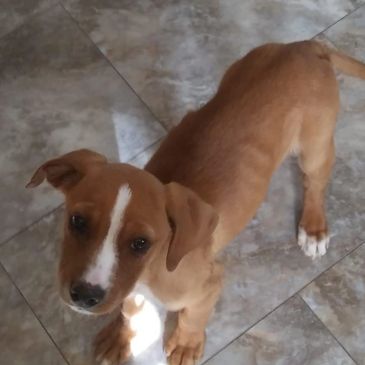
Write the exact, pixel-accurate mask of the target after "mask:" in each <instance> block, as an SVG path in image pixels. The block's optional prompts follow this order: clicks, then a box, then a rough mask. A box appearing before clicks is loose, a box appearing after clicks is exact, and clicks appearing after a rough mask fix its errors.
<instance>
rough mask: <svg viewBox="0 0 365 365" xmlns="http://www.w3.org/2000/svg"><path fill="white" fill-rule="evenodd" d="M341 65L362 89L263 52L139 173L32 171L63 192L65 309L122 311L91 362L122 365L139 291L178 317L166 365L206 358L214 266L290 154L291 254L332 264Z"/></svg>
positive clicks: (74, 155) (234, 73) (71, 160)
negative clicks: (296, 187)
mask: <svg viewBox="0 0 365 365" xmlns="http://www.w3.org/2000/svg"><path fill="white" fill-rule="evenodd" d="M335 68H336V69H338V70H340V71H342V72H345V73H347V74H349V75H352V76H356V77H360V78H363V79H365V64H363V63H361V62H359V61H357V60H355V59H353V58H351V57H349V56H347V55H344V54H342V53H339V52H337V51H335V50H332V49H330V48H329V47H327V46H325V45H324V44H321V43H318V42H316V41H302V42H296V43H290V44H276V43H271V44H266V45H263V46H261V47H258V48H255V49H254V50H252V51H251V52H249V53H248V54H247V55H246V56H245V57H243V58H242V59H240V60H238V61H237V62H236V63H234V64H233V65H232V66H231V67H230V68H229V69H228V70H227V71H226V73H225V75H224V77H223V79H222V81H221V83H220V86H219V88H218V90H217V92H216V94H215V95H214V96H213V98H212V99H211V100H210V101H209V102H208V103H207V104H206V105H204V106H203V107H202V108H201V109H199V110H196V111H192V112H189V113H188V114H187V115H186V116H185V117H184V118H183V120H182V121H181V123H180V124H179V125H178V126H177V127H175V128H174V129H172V130H171V131H170V133H169V134H168V136H167V137H166V139H165V140H164V141H163V142H162V144H161V146H160V147H159V149H158V150H157V152H156V153H155V154H154V155H153V157H152V158H151V159H150V161H149V162H148V163H147V165H146V166H145V168H144V169H143V170H142V169H138V168H135V167H133V166H131V165H128V164H123V163H110V162H108V161H107V159H106V158H105V157H104V156H102V155H100V154H98V153H96V152H93V151H90V150H85V149H83V150H78V151H74V152H71V153H68V154H66V155H63V156H61V157H59V158H56V159H53V160H50V161H48V162H46V163H44V164H43V165H42V166H41V167H39V168H38V170H37V171H36V172H35V173H34V175H33V177H32V178H31V180H30V182H29V184H28V185H27V186H28V187H35V186H37V185H39V184H41V183H42V181H44V180H45V179H46V180H47V181H48V182H49V183H50V184H51V185H52V186H54V187H55V188H56V189H58V190H60V191H61V192H62V193H63V194H64V195H65V208H66V209H65V210H66V213H65V214H66V218H65V227H64V242H63V246H62V254H61V259H60V264H59V278H60V284H61V285H60V288H61V289H60V292H61V296H62V298H63V299H64V301H65V302H66V303H68V304H69V305H70V306H71V307H72V308H73V309H75V310H77V311H81V312H83V313H93V314H102V313H109V312H111V311H112V310H114V309H118V308H120V309H121V313H122V316H118V318H116V319H115V320H113V321H112V322H111V324H109V325H108V326H107V327H106V328H105V329H103V330H102V331H101V332H100V333H99V334H98V336H97V338H96V343H95V352H96V355H97V358H98V359H100V360H102V361H105V363H108V364H119V363H121V362H123V361H124V360H126V358H128V356H129V355H130V341H131V338H132V336H133V333H132V332H133V331H131V328H130V326H129V320H130V318H131V315H132V314H133V313H135V311H136V310H138V305H140V303H139V304H138V303H137V301H136V299H135V298H136V296H135V294H136V293H137V292H138V291H139V290H143V291H148V293H149V295H153V297H155V298H157V299H158V300H159V301H160V302H161V303H163V304H164V306H165V307H166V308H167V309H168V310H171V311H177V312H178V320H177V325H176V328H175V330H174V331H173V333H172V335H171V337H170V338H169V339H168V340H167V341H166V344H165V351H166V354H167V357H168V361H169V363H170V364H172V365H190V364H195V363H196V361H197V360H198V359H199V358H201V356H202V354H203V350H204V343H205V327H206V325H207V322H208V320H209V317H210V315H211V313H212V311H213V308H214V306H215V303H216V301H217V299H218V297H219V294H220V291H221V287H222V275H223V269H222V267H221V266H220V265H219V264H218V263H217V262H216V260H215V258H216V255H217V253H218V252H220V251H221V250H222V249H223V248H224V247H225V246H226V245H227V244H228V243H229V242H230V241H231V240H232V239H233V238H234V237H235V236H236V235H237V234H238V233H239V231H241V230H242V229H243V228H244V227H245V225H246V224H247V223H248V222H249V220H250V219H251V218H252V217H253V215H254V214H255V212H256V210H257V209H258V207H259V205H260V203H261V202H262V201H263V199H264V197H265V193H266V191H267V189H268V185H269V182H270V178H271V176H272V174H273V172H274V171H275V170H276V168H277V167H278V166H279V165H280V164H281V162H282V161H283V160H284V158H285V157H286V156H287V155H288V154H290V153H292V152H296V154H297V155H298V160H299V166H300V168H301V170H302V172H303V176H304V179H303V180H304V203H303V209H302V215H301V219H300V223H299V229H298V244H299V246H300V248H301V249H302V250H303V251H304V253H305V255H307V256H309V257H312V258H317V257H320V256H322V255H324V254H325V253H326V251H327V249H328V244H329V233H328V227H327V222H326V216H325V210H324V199H325V188H326V185H327V182H328V180H329V177H330V173H331V169H332V166H333V164H334V159H335V151H334V141H333V139H334V129H335V124H336V116H337V113H338V110H339V91H338V85H337V81H336V76H335V72H334V69H335Z"/></svg>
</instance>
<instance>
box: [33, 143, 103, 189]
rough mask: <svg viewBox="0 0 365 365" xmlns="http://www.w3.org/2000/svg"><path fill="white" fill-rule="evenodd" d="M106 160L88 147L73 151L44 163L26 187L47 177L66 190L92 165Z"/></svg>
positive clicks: (52, 182) (57, 187) (34, 185)
mask: <svg viewBox="0 0 365 365" xmlns="http://www.w3.org/2000/svg"><path fill="white" fill-rule="evenodd" d="M106 162H107V160H106V158H105V157H104V156H103V155H100V154H99V153H96V152H93V151H90V150H87V149H81V150H77V151H73V152H70V153H67V154H66V155H63V156H61V157H58V158H55V159H53V160H50V161H47V162H46V163H44V164H43V165H42V166H41V167H39V168H38V170H37V171H36V172H35V173H34V175H33V176H32V178H31V180H30V181H29V183H28V184H27V185H26V187H27V188H34V187H36V186H38V185H39V184H41V183H42V182H43V181H44V179H47V181H48V182H49V183H50V184H51V185H52V186H53V187H55V188H56V189H59V190H61V191H62V192H65V191H66V190H67V189H69V188H70V187H71V186H73V185H75V184H76V183H77V182H78V181H79V180H80V179H81V178H82V177H83V176H84V175H85V173H86V172H87V170H88V169H89V168H90V166H92V165H93V164H100V163H106Z"/></svg>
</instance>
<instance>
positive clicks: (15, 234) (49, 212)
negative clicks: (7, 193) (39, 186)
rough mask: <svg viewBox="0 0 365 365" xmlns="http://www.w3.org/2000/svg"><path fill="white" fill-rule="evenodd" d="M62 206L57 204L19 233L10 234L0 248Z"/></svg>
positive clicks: (0, 243)
mask: <svg viewBox="0 0 365 365" xmlns="http://www.w3.org/2000/svg"><path fill="white" fill-rule="evenodd" d="M24 189H25V188H24ZM62 205H64V203H62V204H58V205H57V206H56V207H54V208H52V209H51V210H49V211H47V212H46V213H44V214H42V215H41V216H40V217H38V218H37V219H36V220H35V221H33V222H32V223H30V224H28V225H26V226H25V227H23V228H21V229H20V230H19V231H17V232H16V233H14V234H12V235H11V236H10V237H7V238H5V239H4V241H2V242H0V247H1V246H2V245H5V244H6V243H8V242H9V241H11V240H12V239H14V238H15V237H16V236H18V235H20V234H21V233H23V232H25V231H27V230H28V229H29V228H31V227H33V226H35V225H36V224H37V223H39V222H40V221H41V220H43V219H44V218H46V217H47V216H48V215H51V214H53V213H54V212H55V211H56V210H57V209H59V208H60V207H62Z"/></svg>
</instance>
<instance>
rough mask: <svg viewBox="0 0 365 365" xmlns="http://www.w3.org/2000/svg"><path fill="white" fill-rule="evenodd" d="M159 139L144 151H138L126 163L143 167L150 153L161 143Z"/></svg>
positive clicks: (150, 155)
mask: <svg viewBox="0 0 365 365" xmlns="http://www.w3.org/2000/svg"><path fill="white" fill-rule="evenodd" d="M161 141H162V139H161V140H160V141H158V142H156V143H154V144H153V145H152V146H149V147H148V148H146V149H145V150H144V151H142V152H141V153H139V154H138V155H137V156H135V157H134V158H132V159H131V160H129V161H128V163H130V164H131V165H133V166H136V167H139V168H143V167H144V166H145V165H146V163H147V162H148V161H149V160H150V158H151V157H152V155H153V154H154V153H155V152H156V151H157V149H158V147H159V146H160V144H161Z"/></svg>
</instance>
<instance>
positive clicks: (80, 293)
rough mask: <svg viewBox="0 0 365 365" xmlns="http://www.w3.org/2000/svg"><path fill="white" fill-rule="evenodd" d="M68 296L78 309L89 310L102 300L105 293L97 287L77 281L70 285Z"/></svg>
mask: <svg viewBox="0 0 365 365" xmlns="http://www.w3.org/2000/svg"><path fill="white" fill-rule="evenodd" d="M70 296H71V299H72V301H73V302H74V303H75V304H76V305H77V306H78V307H81V308H91V307H94V306H96V305H97V304H99V303H100V302H101V301H102V300H103V298H104V296H105V291H104V290H103V289H102V288H101V287H100V286H98V285H91V284H88V283H85V282H83V281H79V282H76V283H74V284H72V285H71V288H70Z"/></svg>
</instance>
